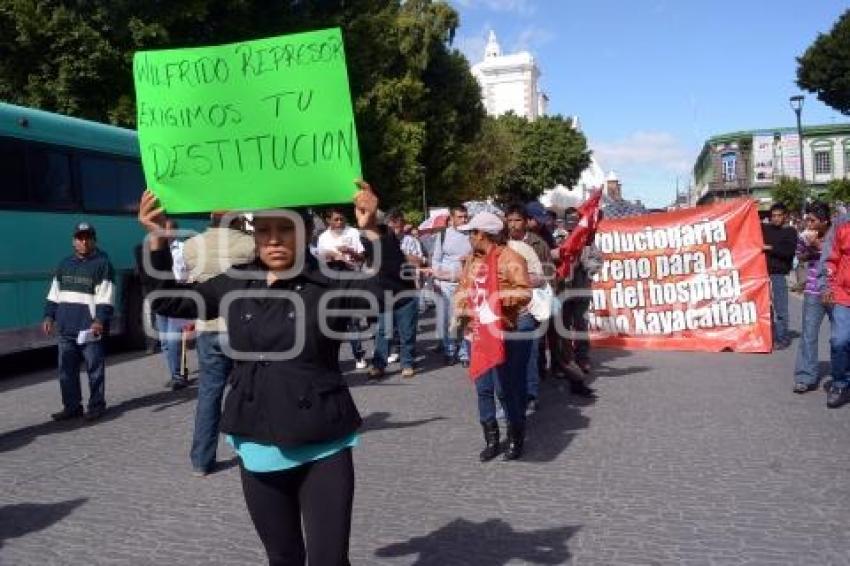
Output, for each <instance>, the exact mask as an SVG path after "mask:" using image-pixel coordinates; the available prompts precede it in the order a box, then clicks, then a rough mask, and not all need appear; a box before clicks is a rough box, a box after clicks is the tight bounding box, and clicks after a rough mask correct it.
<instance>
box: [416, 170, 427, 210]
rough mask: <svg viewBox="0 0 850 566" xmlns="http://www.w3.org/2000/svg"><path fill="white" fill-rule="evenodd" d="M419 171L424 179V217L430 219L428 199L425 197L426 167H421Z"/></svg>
mask: <svg viewBox="0 0 850 566" xmlns="http://www.w3.org/2000/svg"><path fill="white" fill-rule="evenodd" d="M417 169H418V170H419V175H420V176H421V177H422V214H423V215H424V216H423V218H428V198H427V197H426V196H425V166H424V165H419V166H418V167H417Z"/></svg>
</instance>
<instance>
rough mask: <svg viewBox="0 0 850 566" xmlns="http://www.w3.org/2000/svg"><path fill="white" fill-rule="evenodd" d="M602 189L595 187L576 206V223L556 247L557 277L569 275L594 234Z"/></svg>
mask: <svg viewBox="0 0 850 566" xmlns="http://www.w3.org/2000/svg"><path fill="white" fill-rule="evenodd" d="M601 197H602V189H597V190H596V192H594V193H593V194H592V195H591V196H590V198H589V199H587V200H586V201H585V202H584V204H582V205H581V206H580V207H579V208H578V213H579V214H580V215H581V217H580V218H579V221H578V225H577V226H576V227H575V228H573V231H572V232H570V235H569V236H567V237H566V239H565V240H564V241H563V243H561V245H560V247H559V248H558V250H559V252H560V256H559V257H560V259H561V263H560V265H558V277H560V278H561V279H563V278H565V277H571V275H572V272H573V268H574V267H575V265H576V263H578V260H579V258H581V251H582V250H583V249H584V247H585V246H586V245H587V243H588V242H590V240H591V239H593V238H594V237H595V236H596V224H597V221H598V219H599V199H600V198H601Z"/></svg>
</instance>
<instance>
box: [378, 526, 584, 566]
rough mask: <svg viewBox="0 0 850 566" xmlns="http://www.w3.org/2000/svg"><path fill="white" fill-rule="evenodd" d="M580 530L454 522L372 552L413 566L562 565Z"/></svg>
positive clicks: (574, 528) (568, 527)
mask: <svg viewBox="0 0 850 566" xmlns="http://www.w3.org/2000/svg"><path fill="white" fill-rule="evenodd" d="M579 528H580V527H578V526H567V527H555V528H551V529H541V530H538V531H529V532H520V531H515V530H514V529H513V527H511V525H509V524H508V523H507V522H506V521H504V520H503V519H489V520H487V521H484V522H483V523H474V522H472V521H468V520H466V519H455V520H454V521H452V522H450V523H448V524H447V525H445V526H443V527H441V528H439V529H437V530H436V531H434V532H432V533H429V534H427V535H424V536H420V537H413V538H411V539H410V540H408V541H405V542H400V543H394V544H390V545H388V546H385V547H383V548H379V549H378V550H376V551H375V556H376V557H378V558H398V557H401V556H416V557H417V558H416V561H415V562H413V566H446V565H447V564H457V565H461V564H463V565H470V566H475V565H479V564H480V565H482V566H484V565H487V566H502V565H505V564H508V563H509V562H511V561H513V560H519V561H521V562H523V563H527V564H564V563H565V562H567V561H569V559H570V552H569V549H568V547H567V541H568V540H569V538H570V537H571V536H573V535H574V534H575V533H576V532H577V531H578V530H579Z"/></svg>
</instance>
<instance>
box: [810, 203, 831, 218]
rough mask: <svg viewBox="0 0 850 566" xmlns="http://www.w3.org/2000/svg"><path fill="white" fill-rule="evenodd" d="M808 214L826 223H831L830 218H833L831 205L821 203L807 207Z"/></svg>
mask: <svg viewBox="0 0 850 566" xmlns="http://www.w3.org/2000/svg"><path fill="white" fill-rule="evenodd" d="M806 214H811V215H812V216H814V217H815V218H817V219H818V220H821V221H826V222H829V220H830V218H832V214H831V211H830V210H829V205H828V204H826V203H825V202H821V201H815V202H811V203H809V204H808V206H806Z"/></svg>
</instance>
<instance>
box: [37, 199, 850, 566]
mask: <svg viewBox="0 0 850 566" xmlns="http://www.w3.org/2000/svg"><path fill="white" fill-rule="evenodd" d="M378 204H379V201H378V197H377V195H376V194H375V192H374V191H372V189H371V188H370V187H369V186H368V185H367V184H365V183H362V182H361V183H360V187H359V190H358V192H357V195H356V197H355V206H354V212H353V217H354V218H355V219H356V224H355V225H353V226H350V225H349V223H348V222H349V220H348V219H349V214H351V211H349V210H346V209H345V208H343V207H331V208H328V209H327V210H325V211H324V214H323V216H322V218H321V220H318V219H317V218H316V217H315V216H314V214H313V213H312V211H306V210H300V209H299V210H294V211H271V212H269V211H266V212H264V211H259V212H256V213H254V214H253V217H252V219H251V222H250V225H248V224H246V223H245V218H244V217H242V216H239V215H232V214H228V213H226V212H214V213H212V215H211V223H210V226H209V227H208V228H207V229H206V230H205V231H204V232H203V233H201V234H198V235H195V236H193V237H192V238H189V239H187V240H185V241H182V240H181V239H180V238H179V237H177V236H178V233H179V231H178V230H177V225H176V223H174V222H173V221H172V220H170V219H168V218H166V217H165V216H164V214H163V212H162V209H161V208H159V207H158V203H157V201H156V198H155V197H154V196H153V195H152V194H151V193H148V192H146V193H145V194H144V196H143V197H142V201H141V202H140V206H139V221H140V223H141V224H142V226H143V227H144V228H145V229H146V230H147V232H148V233H149V237H148V240H147V241H148V243H147V248H146V249H143V248H142V247H141V246H140V247H139V249H138V250H137V253H138V258H137V259H138V261H139V263H140V265H142V266H148V267H149V268H150V269H143V270H142V271H143V277H144V283H145V287H146V291H147V292H148V293H151V292H153V291H156V293H153V294H150V297H151V307H152V310H153V312H155V313H156V326H157V329H158V331H159V338H160V342H161V345H162V350H163V355H164V358H165V360H166V367H167V371H168V374H169V375H168V386H169V387H171V388H173V389H181V388H183V387H186V386H187V384H188V381H187V371H186V366H187V364H186V361H185V351H186V342H185V337H186V333H187V331H192V332H193V333H194V335H195V340H196V344H197V352H198V365H199V370H200V378H199V391H198V402H197V407H196V415H195V431H194V435H193V440H192V446H191V450H190V461H191V464H192V469H193V472H194V473H195V474H196V475H198V476H204V475H206V474H208V473H210V472H211V471H213V470H214V469H215V464H216V449H217V445H218V438H219V434H220V433H221V432H223V433H224V434H225V435H226V440H227V442H228V443H229V444H230V446H232V447H233V449H234V450H235V451H236V452H237V454H238V455H239V461H240V469H241V478H242V485H243V491H244V495H245V501H246V505H247V507H248V510H249V513H250V515H251V519H252V521H253V523H254V525H255V528H256V529H257V532H258V534H259V537H260V539H261V540H262V542H263V544H264V546H265V549H266V551H267V554H268V556H269V561H270V563H271V564H302V563H304V560H305V557H306V556H309V557H310V563H311V564H346V563H347V554H348V537H349V530H350V522H351V505H352V497H353V490H354V469H353V461H352V457H351V449H352V448H353V447H355V446H356V445H357V443H358V435H357V429H358V427H359V426H360V424H361V418H360V415H359V414H358V411H357V408H356V406H355V404H354V401H353V399H352V397H351V394H350V392H349V390H348V387H347V385H346V382H345V379H344V378H343V374H342V372H341V369H340V346H341V344H342V343H343V342H345V341H347V342H349V343H350V345H351V349H352V354H353V357H354V361H355V367H356V368H357V369H359V370H366V371H367V378H368V379H369V380H380V379H384V378H385V377H386V376H387V371H388V368H389V367H390V366H391V364H393V363H396V362H398V363H399V366H400V373H401V376H402V377H403V378H405V379H410V378H413V377H415V376H416V371H417V361H418V360H420V359H421V358H419V357H417V351H416V350H417V341H418V340H419V337H420V333H419V325H418V321H419V317H420V315H421V314H422V313H423V312H426V311H427V309H428V308H429V307H430V306H431V305H433V307H434V308H435V309H436V321H437V323H438V337H439V340H438V345H437V348H438V349H439V351H440V353H441V355H442V359H443V362H444V363H445V364H446V365H457V364H459V365H460V366H461V367H462V368H463V369H464V370H466V371H467V372H468V373H469V375H470V377H472V378H473V382H474V388H475V393H476V399H477V410H478V418H479V421H480V423H481V428H482V432H483V437H484V443H483V449H482V450H481V451H480V453H479V458H480V460H481V461H482V462H487V461H490V460H492V459H494V458H495V457H496V456H498V455H499V454H502V455H503V459H504V460H508V461H509V460H515V459H518V458H521V457H522V455H523V451H524V444H525V437H526V427H527V423H528V420H527V419H528V417H529V416H530V415H533V414H534V413H535V412H536V411H537V410H538V409H539V407H540V404H541V399H540V395H541V389H540V382H541V380H542V379H548V378H564V379H567V380H569V384H570V388H571V391H572V392H573V393H574V394H576V395H581V396H585V397H593V396H594V395H595V392H594V391H593V389H591V388H590V387H589V386H588V384H587V383H586V382H585V377H586V376H587V375H590V374H591V373H592V364H591V358H590V343H589V341H588V337H587V333H586V331H587V319H586V316H587V312H588V309H589V307H590V299H589V296H590V294H589V293H588V292H587V290H588V289H589V288H590V286H591V282H592V279H593V276H594V275H595V274H596V273H597V271H598V270H599V269H600V268H601V266H602V257H601V254H600V252H599V251H598V250H597V249H596V248H595V246H594V244H593V242H592V238H591V239H590V241H587V242H584V243H583V248H582V250H581V252H580V253H579V254H577V261H575V262H574V265H570V266H569V269H567V270H564V269H559V263H560V262H561V261H562V257H561V249H562V248H561V243H562V242H563V240H564V238H566V237H567V236H568V235H569V234H570V233H571V231H572V230H574V229H575V228H576V226H577V225H578V223H579V221H580V220H581V218H580V215H579V213H578V211H577V210H575V209H568V210H567V211H566V214H565V215H564V217H563V219H559V218H557V216H555V215H553V214H552V213H550V211H546V210H545V209H543V208H542V207H541V206H540V205H539V203H528V204H521V203H517V204H512V205H510V206H507V207H506V208H505V209H504V210H483V211H480V212H477V213H476V214H474V215H470V214H469V211H468V210H467V208H466V207H464V206H455V207H453V208H452V209H451V210H450V215H449V220H448V224H447V226H445V228H442V229H436V230H432V231H431V232H430V233H428V234H422V233H418V232H417V230H416V229H415V228H414V227H412V226H410V225H409V224H407V223H406V222H405V217H404V214H403V213H401V212H400V211H397V210H391V211H389V212H388V213H387V214H386V215H384V218H383V220H380V219H379V217H380V214H379V212H378ZM763 238H764V253H765V257H766V263H767V268H768V272H769V275H770V284H771V294H772V301H771V302H772V313H773V331H774V344H775V347H776V349H785V348H788V347H789V346H790V345H791V343H792V340H791V335H790V333H789V330H788V293H789V288H788V284H787V281H788V278H789V273H790V272H791V271H793V270H794V267H795V262H796V263H797V264H799V266H800V267H801V269H802V270H803V271H804V273H805V277H804V280H802V281H801V283H802V292H803V302H802V309H803V312H802V314H803V316H802V319H803V322H802V329H801V330H802V332H801V336H800V340H799V352H798V355H797V361H796V368H795V385H794V391H795V392H796V393H806V392H809V391H813V390H816V389H817V388H818V385H819V382H820V379H821V376H820V374H819V371H818V355H817V343H818V334H819V332H820V327H821V324H822V322H823V319H824V318H828V319H829V321H830V324H831V342H830V346H831V367H832V371H831V380H830V383H829V386H828V395H827V406H828V407H832V408H834V407H839V406H841V405H843V404H845V403H846V402H847V401H848V400H850V380H848V369H850V368H848V365H850V354H848V347H850V224H848V223H847V222H846V219H845V217H844V216H835V215H833V214H832V212H831V211H830V209H829V207H828V206H827V205H825V204H823V203H819V202H815V203H811V204H810V205H809V206H808V207H807V209H806V211H805V214H804V216H803V225H802V226H801V229H800V230H799V231H798V230H797V229H795V228H793V227H791V226H789V223H788V211H787V210H786V209H785V208H784V207H783V206H782V205H774V207H773V208H772V209H771V213H770V218H769V222H767V223H766V224H764V226H763ZM73 248H74V254H73V255H72V256H70V257H69V258H66V259H65V260H63V261H62V263H61V264H60V266H59V268H58V269H57V271H56V275H55V277H54V279H53V281H52V284H51V287H50V291H49V293H48V296H47V301H46V308H45V320H44V331H45V332H46V333H56V334H57V335H58V337H59V376H60V385H61V393H62V402H63V409H62V410H61V411H60V412H58V413H55V414H53V415H52V417H53V418H54V419H55V420H68V419H73V418H77V417H81V416H85V418H87V419H89V420H96V419H98V418H100V417H101V416H102V415H103V413H104V411H105V410H106V401H105V394H104V381H105V380H104V374H105V362H104V358H105V353H104V347H103V340H102V336H103V335H105V334H106V333H108V327H109V324H110V320H111V318H112V302H113V279H114V273H113V269H112V266H111V264H110V263H109V259H108V258H107V257H106V255H105V254H104V253H103V252H101V251H99V250H98V249H97V246H96V232H95V229H94V226H92V225H91V224H89V223H80V224H78V225H76V226H75V229H74V232H73ZM561 267H563V266H561ZM558 274H560V275H558ZM375 306H377V309H376V308H375ZM370 319H371V320H373V321H375V322H376V323H377V324H376V327H377V328H376V332H375V340H374V350H373V353H372V355H371V357H370V356H369V355H368V353H367V350H366V348H365V344H366V342H365V341H364V340H363V339H362V336H361V332H362V330H363V323H364V321H365V322H369V321H370ZM494 329H495V331H496V333H497V334H496V335H497V336H498V340H497V341H496V342H493V341H488V338H487V337H488V336H491V335H492V334H493V332H494ZM83 362H85V364H86V369H87V372H88V376H89V385H90V397H89V403H88V408H87V410H86V411H84V410H83V404H82V395H81V390H80V382H79V370H80V365H81V364H82V363H83ZM228 384H229V385H230V388H229V392H228V394H227V397H226V399H225V400H224V406H223V408H222V400H223V398H224V393H225V389H226V386H227V385H228ZM500 419H503V420H504V421H505V425H504V432H505V437H506V440H505V442H502V430H501V428H500V424H499V421H500Z"/></svg>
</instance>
